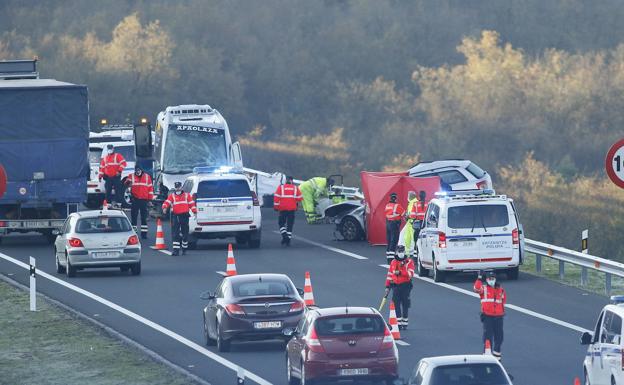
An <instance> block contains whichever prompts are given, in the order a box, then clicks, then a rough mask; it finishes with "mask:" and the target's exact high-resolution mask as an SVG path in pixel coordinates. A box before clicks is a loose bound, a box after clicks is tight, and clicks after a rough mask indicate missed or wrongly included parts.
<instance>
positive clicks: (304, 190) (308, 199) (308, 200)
mask: <svg viewBox="0 0 624 385" xmlns="http://www.w3.org/2000/svg"><path fill="white" fill-rule="evenodd" d="M333 184H334V180H333V179H332V178H323V177H320V176H317V177H314V178H312V179H308V180H307V181H305V182H303V183H301V185H300V186H299V188H300V189H301V194H302V196H303V211H304V212H305V216H306V221H307V222H308V223H315V222H316V221H317V220H319V219H320V215H319V214H317V213H316V205H317V204H318V201H319V199H320V198H322V197H326V196H328V195H329V194H328V192H329V189H330V188H331V186H333Z"/></svg>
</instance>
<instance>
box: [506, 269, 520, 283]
mask: <svg viewBox="0 0 624 385" xmlns="http://www.w3.org/2000/svg"><path fill="white" fill-rule="evenodd" d="M506 273H507V279H509V280H512V281H515V280H517V279H518V275H519V274H520V266H516V267H512V268H511V269H507V272H506Z"/></svg>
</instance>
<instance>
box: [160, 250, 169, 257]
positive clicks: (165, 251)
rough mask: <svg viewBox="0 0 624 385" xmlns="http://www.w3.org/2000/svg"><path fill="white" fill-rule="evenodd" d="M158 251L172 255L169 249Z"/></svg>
mask: <svg viewBox="0 0 624 385" xmlns="http://www.w3.org/2000/svg"><path fill="white" fill-rule="evenodd" d="M158 251H160V252H161V253H163V254H167V255H168V256H171V255H172V253H171V251H169V250H158Z"/></svg>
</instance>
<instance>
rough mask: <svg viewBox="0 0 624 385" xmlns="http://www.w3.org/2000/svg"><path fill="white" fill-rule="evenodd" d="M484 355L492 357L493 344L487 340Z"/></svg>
mask: <svg viewBox="0 0 624 385" xmlns="http://www.w3.org/2000/svg"><path fill="white" fill-rule="evenodd" d="M483 354H489V355H492V344H490V340H485V351H484V352H483Z"/></svg>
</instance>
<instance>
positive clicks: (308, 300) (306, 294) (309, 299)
mask: <svg viewBox="0 0 624 385" xmlns="http://www.w3.org/2000/svg"><path fill="white" fill-rule="evenodd" d="M303 302H305V304H306V306H314V305H315V303H314V293H312V281H311V280H310V272H309V271H306V273H305V283H304V286H303Z"/></svg>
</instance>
